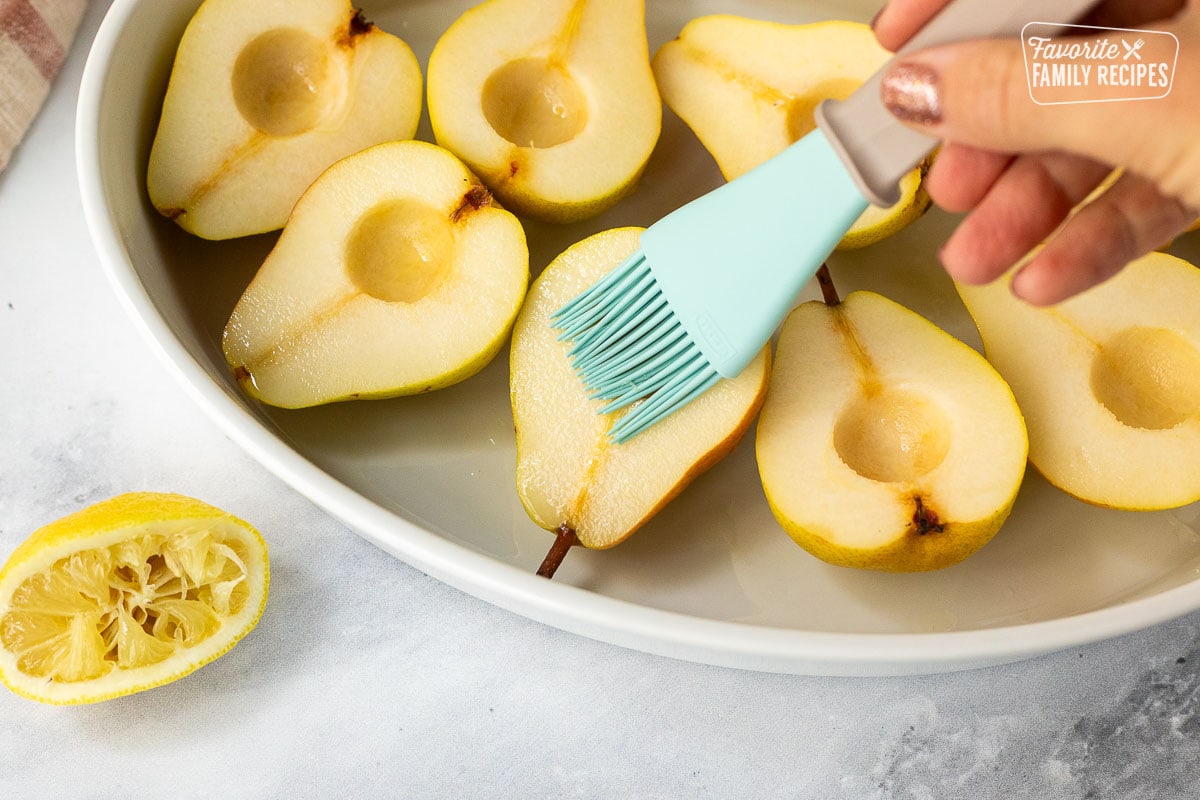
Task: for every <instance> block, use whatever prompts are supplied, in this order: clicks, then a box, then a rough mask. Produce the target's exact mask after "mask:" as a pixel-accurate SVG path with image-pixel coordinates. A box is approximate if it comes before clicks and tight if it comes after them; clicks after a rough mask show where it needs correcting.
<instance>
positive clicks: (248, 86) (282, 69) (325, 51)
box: [232, 28, 335, 136]
mask: <svg viewBox="0 0 1200 800" xmlns="http://www.w3.org/2000/svg"><path fill="white" fill-rule="evenodd" d="M330 67H331V64H330V59H329V46H328V45H327V44H326V43H325V42H323V41H322V40H321V39H318V38H317V37H316V36H314V35H312V34H311V33H308V32H307V31H304V30H301V29H299V28H274V29H272V30H269V31H267V32H266V33H262V34H260V35H258V36H257V37H255V38H254V40H253V41H251V42H250V44H248V45H246V47H245V48H243V49H242V51H241V53H240V54H239V55H238V58H237V62H236V63H235V64H234V67H233V76H232V82H233V97H234V102H236V103H237V107H238V111H239V112H240V113H241V115H242V117H243V118H245V120H246V121H247V122H249V123H250V124H251V125H253V126H254V127H255V128H257V129H258V130H260V131H262V132H263V133H265V134H268V135H270V136H295V135H297V134H300V133H304V132H306V131H309V130H312V129H313V128H315V127H316V126H317V125H318V124H319V123H320V122H321V120H322V119H323V118H324V116H325V114H326V113H327V111H328V109H329V108H330V106H331V105H332V103H331V100H332V97H331V94H332V91H333V84H334V83H335V82H334V81H331V80H329V77H330V74H329V73H330Z"/></svg>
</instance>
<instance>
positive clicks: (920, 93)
mask: <svg viewBox="0 0 1200 800" xmlns="http://www.w3.org/2000/svg"><path fill="white" fill-rule="evenodd" d="M938 90H939V86H938V77H937V73H936V72H934V70H933V69H932V68H931V67H928V66H926V65H924V64H914V63H906V62H902V63H900V64H897V65H896V66H894V67H892V68H891V69H889V70H888V73H887V75H885V76H884V78H883V87H882V89H881V92H880V94H881V97H882V99H883V104H884V105H885V106H886V107H887V109H888V111H890V112H892V114H893V115H894V116H896V117H898V118H899V119H902V120H904V121H905V122H916V123H918V124H920V125H935V124H937V123H938V122H941V121H942V103H941V97H940V95H939V93H938Z"/></svg>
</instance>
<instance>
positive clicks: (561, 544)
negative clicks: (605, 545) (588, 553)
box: [537, 522, 579, 578]
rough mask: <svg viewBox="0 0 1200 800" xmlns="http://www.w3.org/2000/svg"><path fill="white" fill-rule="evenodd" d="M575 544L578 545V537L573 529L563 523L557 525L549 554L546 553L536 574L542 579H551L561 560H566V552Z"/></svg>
mask: <svg viewBox="0 0 1200 800" xmlns="http://www.w3.org/2000/svg"><path fill="white" fill-rule="evenodd" d="M577 544H579V537H578V536H576V535H575V529H574V528H572V527H571V526H569V525H567V523H565V522H564V523H563V524H562V525H559V526H558V530H557V531H555V538H554V544H552V545H551V546H550V552H549V553H546V558H545V560H543V561H542V565H541V566H540V567H538V571H537V574H538V575H540V576H541V577H543V578H553V577H554V573H556V572H558V568H559V566H560V565H561V564H562V562H563V559H564V558H566V556H567V552H568V551H569V550H570V549H571V548H572V547H574V546H575V545H577Z"/></svg>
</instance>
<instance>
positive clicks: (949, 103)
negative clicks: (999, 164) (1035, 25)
mask: <svg viewBox="0 0 1200 800" xmlns="http://www.w3.org/2000/svg"><path fill="white" fill-rule="evenodd" d="M1193 8H1194V6H1193ZM1189 16H1191V17H1192V19H1190V20H1188V21H1187V22H1188V24H1185V25H1180V26H1177V28H1176V29H1177V31H1178V35H1179V39H1180V41H1181V43H1182V47H1181V50H1182V51H1184V52H1187V51H1188V48H1189V47H1194V46H1196V45H1200V41H1197V40H1198V39H1200V36H1197V35H1196V33H1197V25H1196V21H1197V20H1196V17H1197V15H1196V14H1190V15H1189ZM1181 28H1182V30H1181ZM1189 40H1190V43H1189ZM1181 60H1182V59H1181ZM1189 72H1190V71H1189V70H1186V69H1179V70H1177V74H1176V79H1175V86H1174V87H1173V88H1172V90H1171V92H1170V93H1169V94H1168V96H1167V97H1166V98H1164V99H1160V100H1147V101H1141V102H1132V101H1129V102H1107V103H1073V104H1062V105H1039V104H1037V103H1035V102H1034V100H1033V97H1032V96H1031V93H1030V84H1029V79H1028V77H1027V75H1026V61H1025V53H1024V52H1023V50H1022V45H1021V42H1020V41H1018V40H1012V39H1003V40H1000V39H989V40H980V41H974V42H962V43H958V44H952V45H945V46H942V47H937V48H932V49H929V50H925V51H921V52H917V53H914V54H912V55H908V56H905V57H903V58H902V59H901V60H899V61H898V62H897V63H896V64H894V65H893V66H892V67H891V68H889V70H888V72H887V73H886V74H885V76H884V80H883V86H882V89H881V98H882V100H883V102H884V105H886V106H887V107H888V109H889V110H890V111H891V112H892V114H894V115H895V116H896V117H898V118H899V119H900V120H901V121H903V122H905V123H907V124H909V126H910V127H913V128H916V129H918V130H921V131H922V132H923V133H928V134H930V135H932V136H934V137H936V138H939V139H942V140H945V141H949V142H955V143H958V144H964V145H969V146H972V147H976V148H981V149H985V150H991V151H995V152H1001V153H1021V152H1042V151H1052V150H1060V151H1068V152H1072V153H1076V154H1079V155H1084V156H1088V157H1090V158H1092V159H1095V160H1097V161H1100V162H1102V163H1105V164H1108V165H1110V166H1114V167H1116V166H1121V167H1125V168H1127V169H1129V170H1131V171H1133V172H1135V173H1137V174H1140V175H1142V176H1143V177H1146V178H1149V179H1150V180H1152V181H1154V182H1155V183H1156V184H1158V185H1159V186H1160V188H1161V189H1162V190H1163V191H1164V193H1165V194H1168V195H1173V196H1175V197H1177V198H1178V199H1180V200H1184V201H1185V202H1187V203H1188V204H1189V205H1191V206H1193V207H1200V187H1197V186H1196V184H1195V181H1196V180H1197V179H1200V175H1191V176H1188V177H1187V178H1186V179H1184V176H1182V175H1179V174H1178V171H1177V170H1178V165H1180V164H1181V163H1188V162H1192V163H1195V162H1197V161H1200V148H1198V146H1197V143H1196V137H1195V136H1194V131H1195V130H1196V128H1197V125H1198V124H1200V112H1197V110H1196V109H1197V102H1196V101H1197V100H1200V91H1198V88H1200V87H1198V86H1197V85H1196V84H1197V81H1196V80H1195V79H1194V77H1193V76H1192V75H1190V74H1189ZM1189 98H1191V100H1189Z"/></svg>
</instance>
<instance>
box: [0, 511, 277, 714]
mask: <svg viewBox="0 0 1200 800" xmlns="http://www.w3.org/2000/svg"><path fill="white" fill-rule="evenodd" d="M267 580H268V575H267V561H266V545H265V544H264V543H263V541H262V538H261V536H259V535H258V533H257V531H255V530H254V529H253V528H251V527H250V526H249V525H248V524H246V523H244V522H242V521H241V520H238V519H236V518H235V517H232V516H230V515H228V514H225V513H224V512H222V511H220V510H218V509H215V508H213V507H212V506H208V505H207V504H204V503H201V502H200V501H198V500H192V499H191V498H184V497H181V496H179V495H159V494H153V493H141V494H136V495H123V496H121V497H118V498H114V499H113V500H109V501H105V502H104V503H99V504H97V505H95V506H92V507H90V508H89V509H85V510H84V511H82V512H79V513H77V514H74V515H71V516H69V517H65V518H64V519H62V520H59V521H58V522H56V523H52V524H51V525H48V526H46V527H45V528H43V529H41V530H40V531H38V532H37V533H35V534H34V535H33V536H31V537H30V538H29V539H28V540H26V542H25V543H24V544H22V545H21V547H19V548H18V549H17V551H16V552H14V553H13V555H12V557H10V559H9V562H8V563H7V564H6V565H5V567H4V569H3V570H0V677H3V678H4V681H5V683H7V684H8V685H9V686H10V688H12V689H14V690H15V691H17V692H18V693H20V694H23V695H26V696H28V697H31V698H33V699H35V700H41V701H43V702H53V703H71V702H94V701H96V700H102V699H106V698H107V697H115V696H119V695H122V694H129V693H131V692H134V691H139V690H141V689H144V688H149V687H150V686H155V685H158V684H161V683H165V682H167V681H170V680H174V679H175V678H178V677H182V676H183V675H185V674H187V673H189V672H191V671H193V670H195V669H196V668H197V667H199V666H201V665H202V664H204V663H207V662H208V661H211V660H212V659H214V658H216V657H217V656H219V655H221V654H222V653H223V652H225V651H226V650H228V649H229V648H230V647H232V646H233V644H234V643H236V641H237V640H238V639H240V638H241V637H242V636H243V635H244V634H245V633H246V632H247V631H248V630H249V629H250V628H252V627H253V626H254V624H255V623H256V622H257V620H258V617H259V615H260V614H261V613H262V607H263V604H264V603H265V600H266V591H267Z"/></svg>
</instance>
